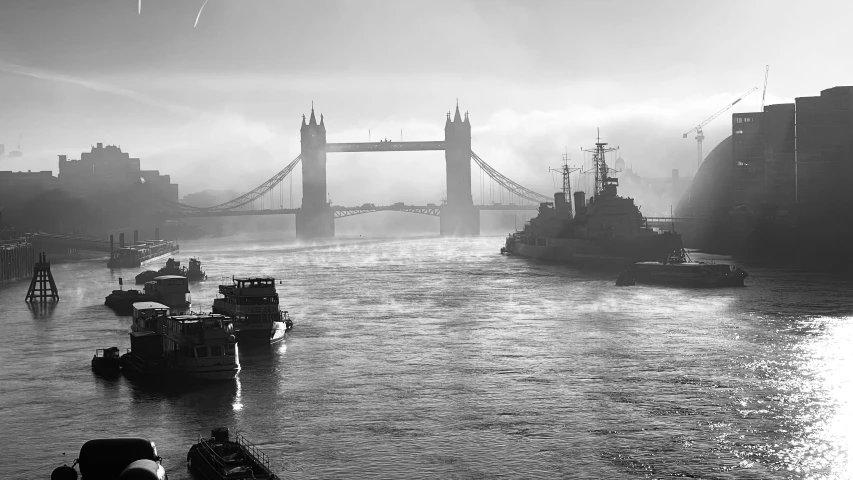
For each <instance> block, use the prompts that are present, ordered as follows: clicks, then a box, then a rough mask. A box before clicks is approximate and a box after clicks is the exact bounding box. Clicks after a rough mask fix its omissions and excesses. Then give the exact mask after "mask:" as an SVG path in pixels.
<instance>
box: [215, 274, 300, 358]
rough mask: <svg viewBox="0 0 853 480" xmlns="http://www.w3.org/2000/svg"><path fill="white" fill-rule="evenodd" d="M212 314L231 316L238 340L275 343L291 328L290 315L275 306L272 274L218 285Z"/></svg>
mask: <svg viewBox="0 0 853 480" xmlns="http://www.w3.org/2000/svg"><path fill="white" fill-rule="evenodd" d="M213 313H218V314H222V315H227V316H229V317H231V319H232V320H233V321H234V332H235V335H236V336H237V341H238V342H268V343H278V342H280V341H282V340H284V337H285V333H286V331H287V330H289V329H290V328H292V327H293V321H292V320H291V319H290V314H289V313H288V312H287V311H282V310H281V308H280V307H279V297H278V292H276V289H275V279H274V278H272V277H241V278H234V279H232V283H231V285H220V286H219V296H217V298H215V299H214V300H213Z"/></svg>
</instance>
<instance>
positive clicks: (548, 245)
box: [501, 137, 681, 266]
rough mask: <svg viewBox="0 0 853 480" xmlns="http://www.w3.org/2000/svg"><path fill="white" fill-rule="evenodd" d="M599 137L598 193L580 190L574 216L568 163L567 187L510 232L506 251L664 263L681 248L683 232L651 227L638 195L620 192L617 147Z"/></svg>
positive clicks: (579, 260) (560, 258) (571, 259)
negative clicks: (614, 170) (614, 172)
mask: <svg viewBox="0 0 853 480" xmlns="http://www.w3.org/2000/svg"><path fill="white" fill-rule="evenodd" d="M615 150H616V149H615V148H608V147H607V143H604V142H602V141H601V138H600V137H599V139H598V141H597V142H596V144H595V148H594V149H592V150H587V151H588V152H590V153H592V158H593V165H594V167H595V194H594V196H593V197H591V198H590V199H589V202H588V203H586V202H585V200H584V196H585V194H584V192H575V193H574V214H573V212H572V195H571V191H570V188H569V187H570V185H569V174H570V173H571V172H572V171H574V170H573V169H570V168H569V167H568V165H566V164H564V165H563V168H562V174H563V188H562V191H560V192H557V193H555V194H554V202H553V203H552V202H543V203H541V204H540V205H539V215H538V216H537V217H536V218H533V219H531V220H530V222H529V223H528V224H526V225H525V226H524V229H523V230H522V231H520V232H515V233H512V234H510V235H509V237H507V239H506V244H505V246H504V247H503V248H502V249H501V252H502V253H507V254H512V255H519V256H523V257H531V258H537V259H542V260H545V261H551V262H567V263H572V264H586V265H594V266H601V265H608V264H611V265H612V264H616V265H620V264H621V265H629V264H632V263H634V262H639V261H660V260H663V259H665V258H667V256H668V255H670V254H671V253H672V252H673V251H675V250H676V249H678V248H680V246H681V235H679V234H677V233H675V232H659V231H657V230H655V229H652V228H649V227H648V226H647V223H646V220H645V218H644V217H643V215H642V214H641V213H640V210H639V208H637V206H636V205H635V204H634V200H633V199H632V198H623V197H620V196H619V195H618V194H617V191H616V190H617V186H618V185H619V180H618V179H617V178H613V177H610V176H609V172H610V169H609V168H608V167H607V162H606V161H605V154H607V153H608V152H612V151H615Z"/></svg>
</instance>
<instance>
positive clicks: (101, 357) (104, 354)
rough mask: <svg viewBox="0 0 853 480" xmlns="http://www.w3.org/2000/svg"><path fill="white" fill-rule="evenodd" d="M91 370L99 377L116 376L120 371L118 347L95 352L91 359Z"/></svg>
mask: <svg viewBox="0 0 853 480" xmlns="http://www.w3.org/2000/svg"><path fill="white" fill-rule="evenodd" d="M92 370H94V371H95V373H98V374H101V375H118V373H119V372H120V371H121V357H120V356H119V350H118V347H110V348H99V349H97V350H95V356H94V357H92Z"/></svg>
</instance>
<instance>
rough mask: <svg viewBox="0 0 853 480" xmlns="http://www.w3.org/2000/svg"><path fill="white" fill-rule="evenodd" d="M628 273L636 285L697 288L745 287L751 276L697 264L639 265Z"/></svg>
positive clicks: (718, 267)
mask: <svg viewBox="0 0 853 480" xmlns="http://www.w3.org/2000/svg"><path fill="white" fill-rule="evenodd" d="M721 267H722V268H721ZM628 273H629V274H630V275H631V277H632V278H633V279H634V281H635V282H636V283H642V284H653V285H672V286H678V287H695V288H715V287H743V286H744V283H743V282H744V280H745V279H746V277H747V276H748V275H749V274H748V273H746V272H745V271H743V270H741V269H740V268H736V267H729V266H728V265H706V264H695V263H684V264H669V265H667V264H660V263H645V264H637V265H635V266H634V267H633V268H632V269H630V270H629V272H628Z"/></svg>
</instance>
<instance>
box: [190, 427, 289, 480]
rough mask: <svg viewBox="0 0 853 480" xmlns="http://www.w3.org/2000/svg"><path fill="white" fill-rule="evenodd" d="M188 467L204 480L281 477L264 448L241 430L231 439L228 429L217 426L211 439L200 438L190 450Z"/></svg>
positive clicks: (265, 479)
mask: <svg viewBox="0 0 853 480" xmlns="http://www.w3.org/2000/svg"><path fill="white" fill-rule="evenodd" d="M187 468H188V469H189V470H190V472H192V473H193V475H195V476H197V477H198V478H203V479H205V480H225V479H236V480H242V479H257V480H279V477H278V475H276V474H274V473H272V471H271V470H270V461H269V458H267V456H266V455H264V453H263V452H262V451H260V450H259V449H258V448H257V447H256V446H254V445H252V444H251V443H250V442H248V441H247V440H246V438H245V437H243V435H241V434H240V433H235V434H234V439H233V440H232V439H231V438H230V435H229V432H228V429H227V428H215V429H213V431H211V436H210V438H201V437H199V439H198V443H196V444H195V445H193V446H192V447H191V448H190V451H189V452H188V453H187Z"/></svg>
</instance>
